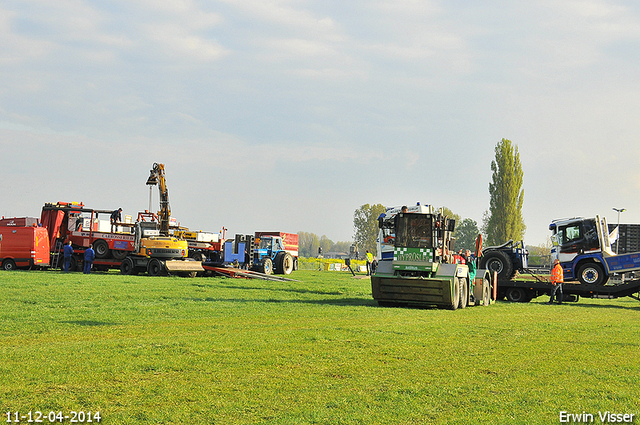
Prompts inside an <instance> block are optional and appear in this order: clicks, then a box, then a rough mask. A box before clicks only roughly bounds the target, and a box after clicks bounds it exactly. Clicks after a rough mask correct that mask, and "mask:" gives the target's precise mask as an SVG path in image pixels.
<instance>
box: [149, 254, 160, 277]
mask: <svg viewBox="0 0 640 425" xmlns="http://www.w3.org/2000/svg"><path fill="white" fill-rule="evenodd" d="M163 270H164V266H163V264H162V262H160V260H158V259H157V258H152V259H151V261H149V264H148V265H147V273H149V276H160V275H161V274H162V272H163Z"/></svg>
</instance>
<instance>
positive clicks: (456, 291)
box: [447, 281, 460, 310]
mask: <svg viewBox="0 0 640 425" xmlns="http://www.w3.org/2000/svg"><path fill="white" fill-rule="evenodd" d="M459 304H460V284H459V283H458V282H457V281H455V282H453V299H452V300H451V305H448V306H447V308H448V309H449V310H457V309H458V305H459Z"/></svg>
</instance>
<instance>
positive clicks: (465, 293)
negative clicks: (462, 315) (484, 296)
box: [458, 277, 469, 308]
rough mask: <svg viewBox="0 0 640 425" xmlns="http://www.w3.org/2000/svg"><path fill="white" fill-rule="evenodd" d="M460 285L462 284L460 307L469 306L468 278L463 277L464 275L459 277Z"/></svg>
mask: <svg viewBox="0 0 640 425" xmlns="http://www.w3.org/2000/svg"><path fill="white" fill-rule="evenodd" d="M458 285H459V286H460V289H459V293H460V304H458V307H460V308H466V307H467V303H468V302H469V291H468V290H467V289H468V288H467V279H465V278H463V277H459V278H458Z"/></svg>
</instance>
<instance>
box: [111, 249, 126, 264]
mask: <svg viewBox="0 0 640 425" xmlns="http://www.w3.org/2000/svg"><path fill="white" fill-rule="evenodd" d="M127 254H129V252H128V251H123V250H121V249H112V250H111V255H113V258H115V259H116V260H118V261H122V260H124V258H125V257H126V256H127Z"/></svg>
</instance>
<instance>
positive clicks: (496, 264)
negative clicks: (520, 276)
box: [479, 251, 513, 279]
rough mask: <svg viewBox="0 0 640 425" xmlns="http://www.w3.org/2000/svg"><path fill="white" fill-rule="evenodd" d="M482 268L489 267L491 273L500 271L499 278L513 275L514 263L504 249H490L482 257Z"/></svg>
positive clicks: (508, 277) (507, 277)
mask: <svg viewBox="0 0 640 425" xmlns="http://www.w3.org/2000/svg"><path fill="white" fill-rule="evenodd" d="M479 268H480V269H487V270H489V272H491V274H493V272H497V273H498V278H499V279H511V278H512V277H513V265H512V264H511V261H510V260H509V257H508V256H507V254H505V253H504V252H502V251H489V252H487V253H486V254H484V256H483V257H481V259H480V267H479Z"/></svg>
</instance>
